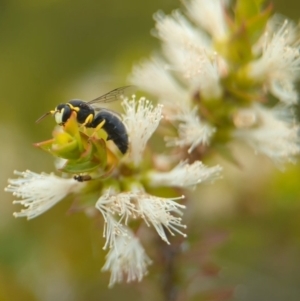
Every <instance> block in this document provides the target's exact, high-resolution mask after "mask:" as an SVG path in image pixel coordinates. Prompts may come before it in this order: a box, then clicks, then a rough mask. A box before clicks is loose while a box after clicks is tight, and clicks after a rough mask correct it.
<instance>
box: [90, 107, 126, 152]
mask: <svg viewBox="0 0 300 301" xmlns="http://www.w3.org/2000/svg"><path fill="white" fill-rule="evenodd" d="M103 120H105V123H104V125H103V127H102V128H103V130H104V131H105V132H106V133H107V140H112V141H113V142H114V143H115V145H116V146H117V147H118V149H119V150H120V152H121V153H122V154H125V153H126V152H127V150H128V134H127V131H126V128H125V125H124V124H123V122H122V121H121V120H120V119H119V118H118V117H117V116H115V115H114V114H113V113H111V112H109V111H106V110H103V111H100V112H99V113H97V114H96V116H95V118H94V120H93V122H92V123H91V124H90V125H89V127H92V128H96V127H97V126H98V125H99V124H100V123H101V122H102V121H103Z"/></svg>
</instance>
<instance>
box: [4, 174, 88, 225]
mask: <svg viewBox="0 0 300 301" xmlns="http://www.w3.org/2000/svg"><path fill="white" fill-rule="evenodd" d="M14 173H15V174H16V175H18V176H20V177H19V178H18V179H9V180H8V182H9V183H10V184H9V185H8V186H7V187H6V188H5V191H8V192H12V193H13V195H14V196H16V197H19V198H22V200H19V201H14V202H13V203H14V204H21V205H23V206H24V207H25V209H22V210H21V212H15V213H14V216H15V217H23V216H26V217H27V219H32V218H35V217H37V216H39V215H40V214H42V213H44V212H45V211H47V210H48V209H50V208H51V207H52V206H54V205H55V204H56V203H58V202H59V201H60V200H61V199H63V198H64V197H65V196H66V195H68V194H69V193H72V192H77V191H79V190H80V189H81V188H82V187H83V185H84V183H79V182H78V181H75V180H74V179H64V178H60V177H58V176H55V175H54V174H46V173H41V174H37V173H34V172H32V171H29V170H27V171H25V172H19V171H15V172H14Z"/></svg>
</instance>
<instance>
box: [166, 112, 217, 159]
mask: <svg viewBox="0 0 300 301" xmlns="http://www.w3.org/2000/svg"><path fill="white" fill-rule="evenodd" d="M196 109H197V108H195V109H194V110H192V111H187V112H183V113H182V114H181V115H177V116H175V117H173V118H174V120H177V121H180V124H179V126H178V134H179V135H178V137H166V138H165V140H166V142H167V146H179V147H184V146H189V149H188V153H191V152H192V151H193V150H194V149H195V148H196V147H197V146H198V145H199V144H204V145H207V144H209V142H210V140H211V138H212V136H213V134H214V133H215V131H216V129H215V128H213V127H212V126H210V125H209V124H208V123H206V122H202V121H201V120H200V117H199V116H198V114H197V110H196Z"/></svg>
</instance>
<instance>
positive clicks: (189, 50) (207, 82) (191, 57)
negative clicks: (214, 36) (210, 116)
mask: <svg viewBox="0 0 300 301" xmlns="http://www.w3.org/2000/svg"><path fill="white" fill-rule="evenodd" d="M155 20H156V22H157V23H156V29H157V36H158V37H159V38H160V39H161V40H162V41H163V51H164V54H165V57H166V59H167V60H168V61H169V62H170V64H171V65H170V67H169V69H171V70H174V71H175V72H176V73H175V74H176V75H180V79H181V80H182V82H183V83H185V84H186V85H187V87H188V90H189V91H190V93H195V91H196V92H197V91H199V90H200V93H201V96H202V97H204V98H207V99H212V98H219V97H220V96H221V93H222V90H221V86H220V84H219V78H220V72H219V64H218V63H217V61H219V59H218V56H217V54H216V53H215V52H214V51H213V50H212V48H211V41H210V40H209V38H208V37H207V36H205V35H204V33H203V32H201V31H199V30H196V29H195V28H194V27H193V26H192V25H191V24H190V23H189V22H188V21H187V20H186V19H185V18H184V17H183V16H182V15H181V14H180V12H179V11H175V12H174V13H173V14H172V16H165V15H164V14H163V13H161V12H159V13H158V14H156V15H155ZM184 100H185V99H182V100H181V101H182V102H183V101H184ZM170 101H172V99H170Z"/></svg>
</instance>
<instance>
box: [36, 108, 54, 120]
mask: <svg viewBox="0 0 300 301" xmlns="http://www.w3.org/2000/svg"><path fill="white" fill-rule="evenodd" d="M50 114H52V111H50V112H47V113H45V114H44V115H42V116H41V117H40V118H39V119H38V120H37V121H36V122H35V123H40V122H41V121H42V120H43V119H44V118H45V117H47V116H48V115H50Z"/></svg>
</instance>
